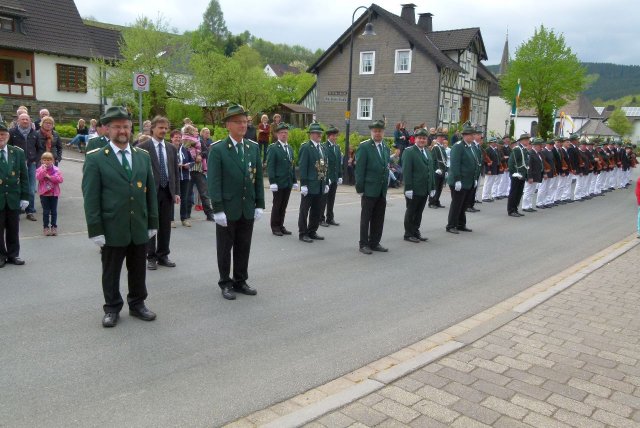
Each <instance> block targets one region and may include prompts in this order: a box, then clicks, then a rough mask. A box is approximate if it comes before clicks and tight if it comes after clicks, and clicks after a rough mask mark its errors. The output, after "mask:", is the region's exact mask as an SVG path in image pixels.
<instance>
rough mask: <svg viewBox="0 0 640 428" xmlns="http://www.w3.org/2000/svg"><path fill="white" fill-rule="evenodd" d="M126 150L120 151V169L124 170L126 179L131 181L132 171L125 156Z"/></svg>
mask: <svg viewBox="0 0 640 428" xmlns="http://www.w3.org/2000/svg"><path fill="white" fill-rule="evenodd" d="M125 153H126V150H120V154H121V155H122V168H124V172H125V173H126V174H127V178H128V179H129V181H131V176H132V171H131V165H129V161H128V160H127V157H126V156H125Z"/></svg>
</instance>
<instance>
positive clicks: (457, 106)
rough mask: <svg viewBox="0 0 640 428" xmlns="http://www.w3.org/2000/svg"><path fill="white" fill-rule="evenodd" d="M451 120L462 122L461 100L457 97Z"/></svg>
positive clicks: (452, 108)
mask: <svg viewBox="0 0 640 428" xmlns="http://www.w3.org/2000/svg"><path fill="white" fill-rule="evenodd" d="M451 122H453V123H458V122H460V101H459V100H457V99H455V100H453V105H452V107H451Z"/></svg>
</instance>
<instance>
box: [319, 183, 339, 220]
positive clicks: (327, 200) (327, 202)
mask: <svg viewBox="0 0 640 428" xmlns="http://www.w3.org/2000/svg"><path fill="white" fill-rule="evenodd" d="M337 190H338V183H334V182H331V185H329V193H326V194H324V195H322V208H321V209H320V213H321V216H320V220H321V221H325V219H326V220H327V221H333V220H334V216H333V206H334V205H335V203H336V192H337ZM325 209H326V211H327V215H326V217H325V215H324V212H325Z"/></svg>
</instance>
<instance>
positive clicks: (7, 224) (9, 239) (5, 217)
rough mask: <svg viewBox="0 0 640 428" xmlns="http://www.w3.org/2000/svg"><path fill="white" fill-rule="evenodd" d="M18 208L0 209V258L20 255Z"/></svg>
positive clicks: (11, 257) (12, 257)
mask: <svg viewBox="0 0 640 428" xmlns="http://www.w3.org/2000/svg"><path fill="white" fill-rule="evenodd" d="M19 232H20V210H19V209H17V210H12V209H9V207H7V206H6V205H5V207H4V208H2V209H0V258H2V259H4V260H6V259H14V258H16V257H18V256H19V255H20V239H19V236H18V235H19Z"/></svg>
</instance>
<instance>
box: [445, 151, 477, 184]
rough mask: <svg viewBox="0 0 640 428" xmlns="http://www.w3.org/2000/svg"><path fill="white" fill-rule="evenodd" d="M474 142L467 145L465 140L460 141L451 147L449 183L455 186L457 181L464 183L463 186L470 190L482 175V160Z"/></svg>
mask: <svg viewBox="0 0 640 428" xmlns="http://www.w3.org/2000/svg"><path fill="white" fill-rule="evenodd" d="M472 146H473V144H471V145H467V144H466V143H465V142H464V141H458V142H457V143H455V144H454V145H453V147H451V154H450V156H449V161H450V166H449V176H448V177H447V184H448V185H449V186H455V184H456V181H460V182H461V183H462V188H463V189H466V190H469V189H472V188H473V187H474V184H475V183H474V182H475V180H477V178H478V177H479V176H480V164H481V162H482V161H481V160H480V159H479V158H478V154H477V153H476V152H475V150H476V149H474V148H473V147H472Z"/></svg>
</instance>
